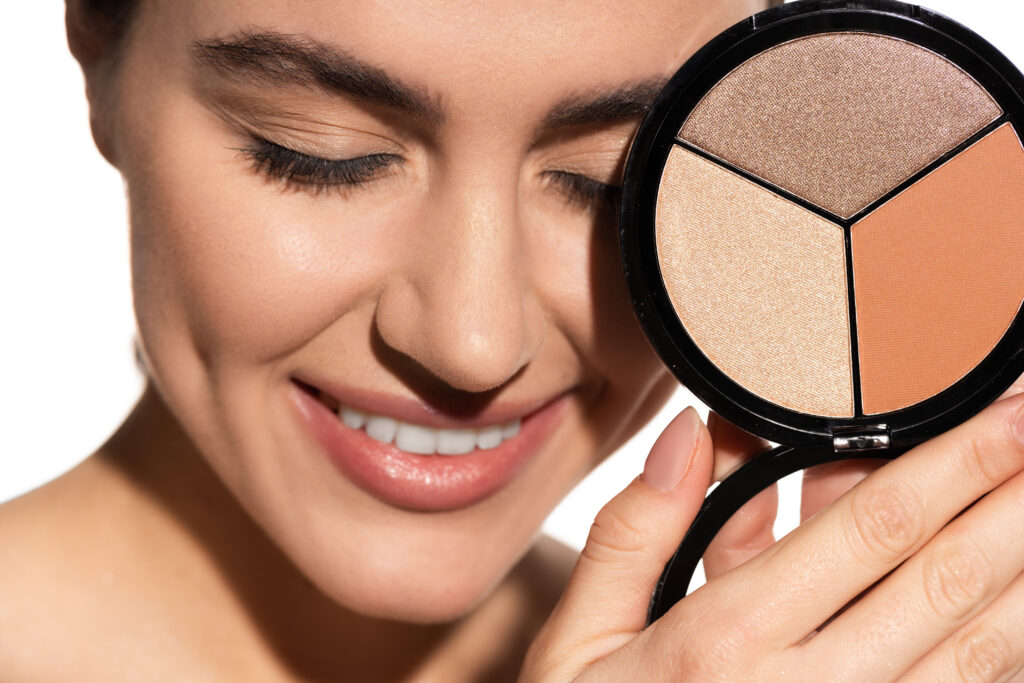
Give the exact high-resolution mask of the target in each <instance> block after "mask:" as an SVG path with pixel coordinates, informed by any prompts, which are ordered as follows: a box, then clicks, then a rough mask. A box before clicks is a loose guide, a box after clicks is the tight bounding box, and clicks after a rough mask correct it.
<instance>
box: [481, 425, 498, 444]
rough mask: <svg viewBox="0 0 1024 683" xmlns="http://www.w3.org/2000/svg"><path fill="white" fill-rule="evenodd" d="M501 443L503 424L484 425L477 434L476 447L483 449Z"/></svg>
mask: <svg viewBox="0 0 1024 683" xmlns="http://www.w3.org/2000/svg"><path fill="white" fill-rule="evenodd" d="M500 443H501V425H493V426H491V427H484V428H483V429H481V430H480V431H479V432H477V435H476V447H477V448H481V449H486V448H495V447H496V446H498V445H499V444H500Z"/></svg>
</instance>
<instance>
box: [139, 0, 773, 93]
mask: <svg viewBox="0 0 1024 683" xmlns="http://www.w3.org/2000/svg"><path fill="white" fill-rule="evenodd" d="M761 4H763V3H762V2H761V0H756V1H754V0H644V2H642V3H627V2H622V1H621V0H517V1H516V2H503V1H498V0H402V1H399V0H393V1H389V0H378V1H374V0H266V1H261V2H251V1H242V0H187V1H185V2H183V1H182V0H151V1H150V2H148V3H144V8H145V9H144V10H143V12H142V15H141V16H140V17H139V20H140V26H139V32H140V33H152V34H153V35H147V36H146V37H145V39H144V40H140V41H139V43H141V44H142V45H150V46H152V47H154V48H155V47H156V46H157V45H161V46H162V49H163V50H167V51H171V52H172V53H173V54H177V55H183V53H184V54H185V55H187V49H184V50H183V49H182V48H187V47H188V46H189V45H190V44H191V43H192V42H193V41H195V40H202V39H213V38H225V37H229V36H231V35H232V34H236V33H238V32H239V31H243V30H254V29H255V30H263V31H274V32H278V33H284V34H296V35H302V36H306V37H309V38H311V39H314V40H317V41H320V42H322V43H325V44H329V45H335V46H338V47H340V48H342V49H344V50H345V51H346V52H348V53H350V54H352V55H354V56H356V57H358V58H359V59H361V60H363V61H365V62H367V63H369V64H372V65H375V66H378V67H380V68H382V69H385V70H386V71H387V72H388V73H390V74H393V75H395V76H397V77H399V78H401V79H402V80H404V81H407V82H409V83H413V84H416V85H419V86H422V87H424V88H427V89H429V90H430V91H432V92H434V93H436V94H437V95H438V96H439V97H441V98H442V99H444V100H445V101H446V102H447V103H448V104H449V105H450V106H453V107H455V108H460V107H474V106H484V105H485V102H493V103H499V104H500V106H508V105H509V104H511V103H516V104H517V106H520V107H529V105H530V103H531V102H534V101H536V102H537V103H538V104H540V103H547V102H551V101H556V100H559V99H562V98H564V97H565V96H566V95H567V94H570V93H571V92H575V91H586V90H588V89H590V88H594V87H601V86H606V85H614V84H615V83H618V82H625V81H635V80H637V79H638V78H645V77H651V76H658V75H665V74H668V73H671V72H672V71H673V70H674V69H675V68H676V67H678V66H679V64H681V63H682V62H683V61H684V60H685V59H686V57H687V56H689V55H690V54H691V53H692V52H693V51H694V50H695V49H697V48H698V47H699V46H700V45H702V44H703V43H704V42H706V41H707V40H708V39H710V38H711V37H713V36H714V35H715V34H716V33H717V32H719V31H721V30H722V29H724V28H726V27H727V26H729V25H730V24H731V23H734V22H735V21H738V20H739V19H741V18H743V17H744V16H746V15H748V14H750V13H752V12H754V11H756V10H757V9H760V5H761ZM165 57H167V58H170V59H173V58H174V57H173V56H171V55H165Z"/></svg>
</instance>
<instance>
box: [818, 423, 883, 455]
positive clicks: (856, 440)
mask: <svg viewBox="0 0 1024 683" xmlns="http://www.w3.org/2000/svg"><path fill="white" fill-rule="evenodd" d="M891 444H892V439H891V437H890V436H889V425H860V426H857V427H836V428H835V429H833V430H832V447H833V448H835V449H836V451H873V450H876V449H879V448H888V447H889V446H890V445H891Z"/></svg>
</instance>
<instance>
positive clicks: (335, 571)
mask: <svg viewBox="0 0 1024 683" xmlns="http://www.w3.org/2000/svg"><path fill="white" fill-rule="evenodd" d="M377 545H378V546H379V545H380V544H377ZM403 550H407V552H403ZM514 564H515V562H514V559H513V560H510V561H509V563H508V564H498V563H497V562H496V561H495V560H494V559H493V558H492V559H490V560H489V561H485V560H483V558H482V557H481V556H480V554H478V553H447V552H443V551H440V552H438V551H435V552H433V553H429V554H424V553H423V552H416V551H415V550H413V549H409V548H407V549H400V548H397V547H391V548H379V547H378V548H376V549H374V548H373V546H370V547H368V548H367V549H366V551H365V552H363V553H361V554H360V555H359V556H357V557H351V556H349V557H337V558H331V559H328V558H324V561H323V562H318V563H316V564H315V565H314V566H310V567H306V568H305V572H304V573H305V574H306V576H307V577H308V578H309V579H310V580H311V581H312V582H313V583H314V584H315V585H316V586H317V587H318V588H319V589H320V590H321V591H322V592H323V593H324V594H325V595H327V596H328V597H330V598H331V599H332V600H334V601H335V602H336V603H338V604H339V605H341V606H343V607H345V608H346V609H349V610H352V611H354V612H357V613H359V614H362V615H364V616H368V617H374V618H378V619H387V620H393V621H402V622H410V623H419V624H436V623H444V622H449V621H454V620H456V619H459V618H460V617H463V616H465V615H466V614H467V613H469V612H471V611H472V610H473V609H474V608H475V607H477V606H478V605H479V604H480V603H481V602H482V601H484V600H485V599H486V598H487V597H488V596H489V595H490V594H491V592H492V591H493V590H494V588H495V586H496V585H498V584H499V583H500V582H501V581H502V579H504V578H505V576H506V575H507V574H508V572H509V571H510V570H511V569H512V567H513V566H514Z"/></svg>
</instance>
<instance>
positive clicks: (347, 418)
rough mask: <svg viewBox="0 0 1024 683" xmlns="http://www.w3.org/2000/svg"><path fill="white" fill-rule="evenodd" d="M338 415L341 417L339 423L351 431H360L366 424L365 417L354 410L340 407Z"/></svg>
mask: <svg viewBox="0 0 1024 683" xmlns="http://www.w3.org/2000/svg"><path fill="white" fill-rule="evenodd" d="M338 414H339V415H340V416H341V421H342V422H344V423H345V424H346V425H347V426H349V427H351V428H352V429H362V427H363V425H364V424H366V416H365V415H363V414H362V413H361V412H359V411H358V410H356V409H354V408H346V407H345V406H341V409H340V410H339V411H338Z"/></svg>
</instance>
